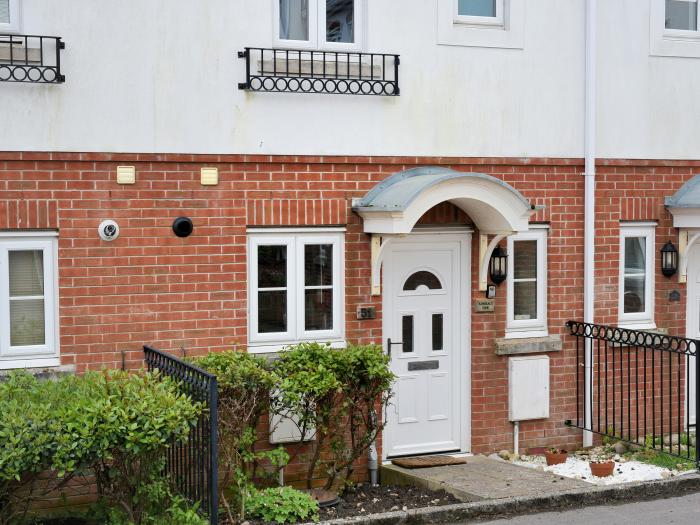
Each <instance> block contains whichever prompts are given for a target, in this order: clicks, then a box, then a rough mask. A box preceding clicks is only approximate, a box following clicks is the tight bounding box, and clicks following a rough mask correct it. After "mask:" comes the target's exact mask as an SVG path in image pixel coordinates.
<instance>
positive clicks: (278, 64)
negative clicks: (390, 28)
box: [238, 47, 401, 97]
mask: <svg viewBox="0 0 700 525" xmlns="http://www.w3.org/2000/svg"><path fill="white" fill-rule="evenodd" d="M238 58H241V59H245V69H246V80H245V82H241V83H239V84H238V88H239V89H244V90H247V91H263V92H288V93H327V94H337V95H375V96H394V97H395V96H398V95H399V93H400V88H399V64H400V63H401V60H400V57H399V55H392V54H386V53H351V52H337V51H303V50H298V49H268V48H259V47H246V48H245V50H244V51H240V52H239V53H238Z"/></svg>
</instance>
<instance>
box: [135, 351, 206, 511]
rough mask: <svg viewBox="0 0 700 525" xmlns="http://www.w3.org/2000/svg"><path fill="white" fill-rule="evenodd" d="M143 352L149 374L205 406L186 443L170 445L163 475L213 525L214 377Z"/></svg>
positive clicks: (166, 357)
mask: <svg viewBox="0 0 700 525" xmlns="http://www.w3.org/2000/svg"><path fill="white" fill-rule="evenodd" d="M143 351H144V357H145V361H146V367H147V369H148V370H149V371H152V370H158V371H159V372H160V373H161V374H162V375H163V376H166V377H170V378H172V379H173V380H174V381H176V383H177V384H178V387H179V388H180V390H181V391H182V392H183V393H185V394H187V395H189V396H190V397H191V398H192V399H193V400H195V401H199V402H201V403H203V404H204V405H205V410H204V411H203V412H202V415H201V416H200V417H199V420H198V421H197V425H196V426H195V427H194V428H193V429H192V430H191V431H190V435H189V439H188V440H187V441H185V442H184V443H183V442H176V443H173V444H172V446H171V447H170V448H169V449H168V452H167V457H166V472H167V474H168V476H169V477H170V479H171V480H172V482H173V483H174V485H175V487H176V488H177V490H178V491H179V492H180V494H181V495H182V496H184V497H186V498H187V499H188V500H190V501H191V502H192V503H195V502H197V503H199V504H200V507H199V511H200V512H201V513H202V514H203V515H206V516H208V517H209V522H210V523H211V524H212V525H216V524H217V523H218V517H219V512H218V506H219V503H218V501H219V500H218V494H219V492H218V491H219V489H218V483H219V478H218V468H217V465H218V445H217V403H218V399H217V396H218V393H217V381H216V376H213V375H212V374H210V373H208V372H206V371H204V370H202V369H201V368H198V367H196V366H194V365H192V364H190V363H186V362H185V361H182V360H181V359H178V358H177V357H175V356H172V355H170V354H166V353H165V352H161V351H160V350H156V349H155V348H153V347H151V346H144V347H143Z"/></svg>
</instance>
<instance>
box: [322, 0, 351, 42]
mask: <svg viewBox="0 0 700 525" xmlns="http://www.w3.org/2000/svg"><path fill="white" fill-rule="evenodd" d="M326 41H327V42H354V41H355V2H354V0H326Z"/></svg>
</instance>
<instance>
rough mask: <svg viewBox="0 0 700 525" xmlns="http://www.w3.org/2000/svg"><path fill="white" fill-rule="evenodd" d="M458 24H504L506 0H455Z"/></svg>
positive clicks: (455, 18)
mask: <svg viewBox="0 0 700 525" xmlns="http://www.w3.org/2000/svg"><path fill="white" fill-rule="evenodd" d="M454 7H455V15H454V21H455V23H457V24H470V25H487V26H503V24H504V16H503V12H504V10H505V0H454Z"/></svg>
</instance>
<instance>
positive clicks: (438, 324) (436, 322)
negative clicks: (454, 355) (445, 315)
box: [433, 314, 443, 351]
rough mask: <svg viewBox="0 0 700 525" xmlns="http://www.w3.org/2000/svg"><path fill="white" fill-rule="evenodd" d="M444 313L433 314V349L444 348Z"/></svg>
mask: <svg viewBox="0 0 700 525" xmlns="http://www.w3.org/2000/svg"><path fill="white" fill-rule="evenodd" d="M442 321H443V319H442V314H433V351H437V350H442V349H443V348H442V332H443V322H442Z"/></svg>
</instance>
